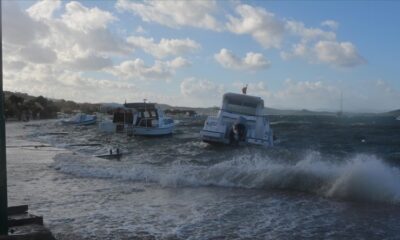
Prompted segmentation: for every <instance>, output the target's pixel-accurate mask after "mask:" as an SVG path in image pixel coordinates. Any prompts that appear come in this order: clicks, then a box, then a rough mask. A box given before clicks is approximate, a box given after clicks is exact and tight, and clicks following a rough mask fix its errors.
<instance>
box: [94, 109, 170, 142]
mask: <svg viewBox="0 0 400 240" xmlns="http://www.w3.org/2000/svg"><path fill="white" fill-rule="evenodd" d="M174 127H175V123H174V120H173V119H172V118H169V117H166V116H165V114H164V112H163V111H162V110H161V109H159V108H158V107H156V104H155V103H146V102H139V103H125V104H124V105H123V107H120V108H117V109H116V110H115V111H114V113H113V118H112V120H105V121H103V122H101V123H100V124H99V128H100V131H102V132H108V133H112V132H125V133H127V134H128V135H137V136H139V135H141V136H162V135H169V134H172V132H173V130H174Z"/></svg>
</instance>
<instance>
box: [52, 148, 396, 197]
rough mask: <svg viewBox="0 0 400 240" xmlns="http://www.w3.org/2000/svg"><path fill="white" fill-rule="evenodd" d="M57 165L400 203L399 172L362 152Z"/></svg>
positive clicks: (164, 181) (63, 161) (68, 159)
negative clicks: (290, 158) (334, 158)
mask: <svg viewBox="0 0 400 240" xmlns="http://www.w3.org/2000/svg"><path fill="white" fill-rule="evenodd" d="M54 167H55V168H56V169H59V170H60V171H62V172H64V173H69V174H73V175H77V176H81V177H97V178H115V179H121V180H132V181H146V182H154V183H159V184H161V185H163V186H167V187H180V186H192V187H196V186H220V187H241V188H254V189H283V190H295V191H303V192H309V193H315V194H318V195H322V196H326V197H332V198H338V199H352V200H361V201H380V202H392V203H399V202H400V170H399V169H398V168H395V167H391V166H389V165H388V164H386V163H385V162H383V161H382V160H381V159H379V158H377V157H375V156H373V155H365V154H359V155H356V156H354V157H353V158H349V159H346V160H345V161H342V162H341V163H333V162H329V161H327V160H324V159H322V156H321V155H320V154H319V153H317V152H311V153H309V154H308V155H307V156H306V157H305V158H304V159H303V160H301V161H299V162H297V163H295V164H289V163H283V161H278V160H273V159H270V158H268V157H265V156H261V155H260V154H253V155H239V156H236V157H234V158H233V159H229V160H227V161H224V162H220V163H218V164H215V165H212V166H196V165H190V164H187V163H186V164H178V163H176V164H172V165H168V166H154V165H147V164H133V163H131V162H113V161H107V160H102V159H97V158H88V157H87V156H83V155H72V154H65V153H62V154H59V155H57V156H56V157H55V164H54Z"/></svg>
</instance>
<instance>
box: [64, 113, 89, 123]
mask: <svg viewBox="0 0 400 240" xmlns="http://www.w3.org/2000/svg"><path fill="white" fill-rule="evenodd" d="M96 122H97V116H96V115H89V114H84V113H78V114H76V115H75V116H73V117H72V118H69V119H66V120H61V123H62V124H65V125H91V124H95V123H96Z"/></svg>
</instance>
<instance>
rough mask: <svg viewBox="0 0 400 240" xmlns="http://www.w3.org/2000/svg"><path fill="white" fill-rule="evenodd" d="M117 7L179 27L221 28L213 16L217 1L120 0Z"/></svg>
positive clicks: (149, 20)
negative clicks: (136, 0) (137, 0)
mask: <svg viewBox="0 0 400 240" xmlns="http://www.w3.org/2000/svg"><path fill="white" fill-rule="evenodd" d="M116 7H117V9H119V10H123V11H130V12H132V13H134V14H136V15H138V16H140V17H141V18H142V20H143V21H145V22H156V23H158V24H161V25H164V26H168V27H172V28H179V27H182V26H191V27H198V28H205V29H210V30H215V31H218V30H220V26H219V23H218V22H217V20H216V19H215V18H214V17H213V16H212V13H213V12H214V11H215V10H216V8H217V4H216V2H215V1H201V0H191V1H143V2H135V1H127V0H118V2H117V3H116Z"/></svg>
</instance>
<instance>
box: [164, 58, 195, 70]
mask: <svg viewBox="0 0 400 240" xmlns="http://www.w3.org/2000/svg"><path fill="white" fill-rule="evenodd" d="M166 64H167V66H169V67H171V68H172V69H178V68H183V67H188V66H190V65H191V63H190V62H189V61H188V60H187V59H185V58H183V57H177V58H174V59H173V60H171V61H167V62H166Z"/></svg>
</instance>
